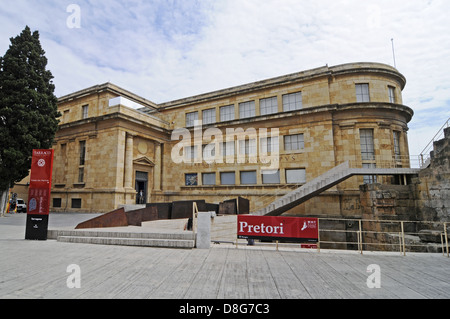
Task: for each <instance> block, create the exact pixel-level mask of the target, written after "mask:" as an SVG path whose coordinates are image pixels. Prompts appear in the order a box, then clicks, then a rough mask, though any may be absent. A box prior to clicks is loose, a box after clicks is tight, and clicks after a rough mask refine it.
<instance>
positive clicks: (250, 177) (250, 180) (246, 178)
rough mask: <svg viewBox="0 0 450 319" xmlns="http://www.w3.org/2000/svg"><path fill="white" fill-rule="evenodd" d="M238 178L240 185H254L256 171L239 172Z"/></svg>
mask: <svg viewBox="0 0 450 319" xmlns="http://www.w3.org/2000/svg"><path fill="white" fill-rule="evenodd" d="M240 176H241V184H242V185H249V184H256V171H248V172H241V173H240Z"/></svg>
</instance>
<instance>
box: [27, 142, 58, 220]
mask: <svg viewBox="0 0 450 319" xmlns="http://www.w3.org/2000/svg"><path fill="white" fill-rule="evenodd" d="M52 170H53V150H52V149H50V150H33V157H32V160H31V174H30V187H29V189H28V214H30V215H48V214H49V210H50V190H51V187H52Z"/></svg>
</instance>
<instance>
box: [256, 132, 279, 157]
mask: <svg viewBox="0 0 450 319" xmlns="http://www.w3.org/2000/svg"><path fill="white" fill-rule="evenodd" d="M278 140H279V139H278V136H274V137H263V138H261V139H260V145H261V149H260V152H261V153H263V154H267V153H272V152H275V153H279V151H280V145H279V142H278Z"/></svg>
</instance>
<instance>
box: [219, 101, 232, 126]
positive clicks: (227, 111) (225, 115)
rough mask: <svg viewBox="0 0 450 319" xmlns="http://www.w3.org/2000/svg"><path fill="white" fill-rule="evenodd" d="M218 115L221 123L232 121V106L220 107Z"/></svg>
mask: <svg viewBox="0 0 450 319" xmlns="http://www.w3.org/2000/svg"><path fill="white" fill-rule="evenodd" d="M219 113H220V121H221V122H226V121H233V120H234V119H235V114H234V104H230V105H225V106H221V107H220V108H219Z"/></svg>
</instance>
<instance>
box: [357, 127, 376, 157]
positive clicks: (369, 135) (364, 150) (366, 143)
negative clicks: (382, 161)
mask: <svg viewBox="0 0 450 319" xmlns="http://www.w3.org/2000/svg"><path fill="white" fill-rule="evenodd" d="M359 137H360V140H361V158H362V160H363V161H373V160H374V159H375V148H374V145H373V129H361V130H359Z"/></svg>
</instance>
